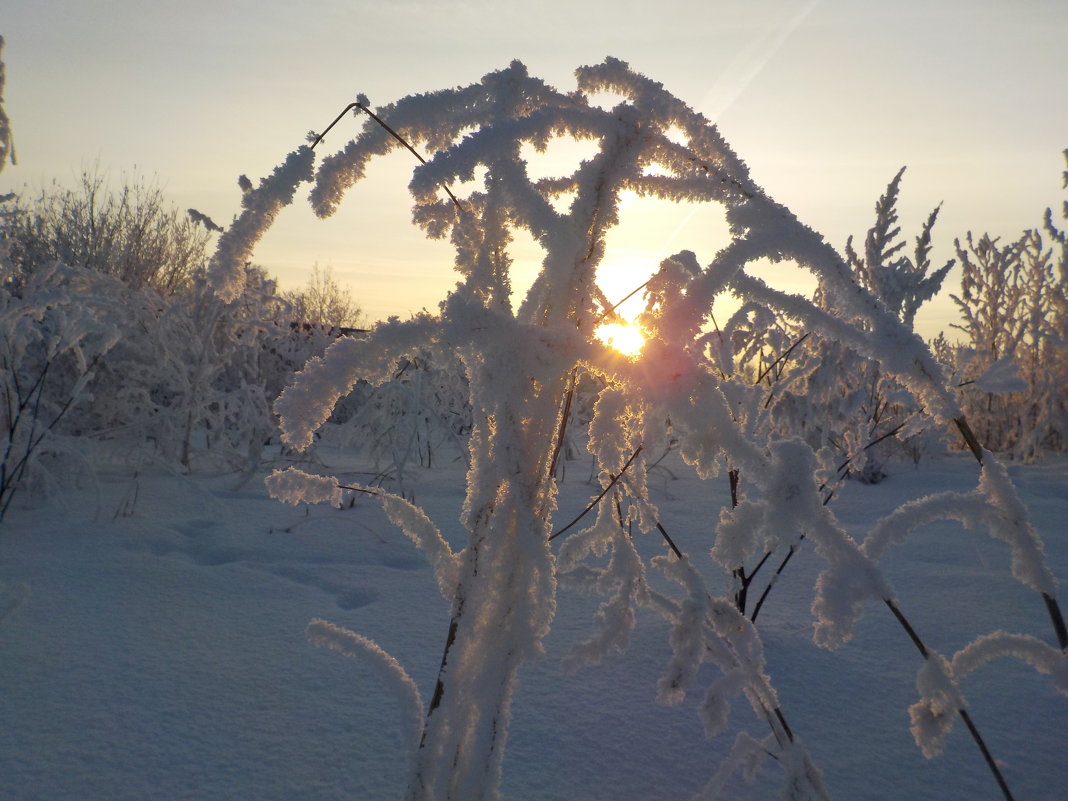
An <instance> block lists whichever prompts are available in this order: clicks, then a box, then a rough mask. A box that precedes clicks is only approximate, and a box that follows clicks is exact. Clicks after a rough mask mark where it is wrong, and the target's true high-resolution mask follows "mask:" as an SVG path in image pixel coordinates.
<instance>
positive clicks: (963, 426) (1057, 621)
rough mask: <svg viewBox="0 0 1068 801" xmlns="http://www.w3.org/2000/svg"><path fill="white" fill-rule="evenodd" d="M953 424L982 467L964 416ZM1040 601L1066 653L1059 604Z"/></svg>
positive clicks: (1046, 597) (1067, 631)
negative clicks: (1044, 604) (1043, 603)
mask: <svg viewBox="0 0 1068 801" xmlns="http://www.w3.org/2000/svg"><path fill="white" fill-rule="evenodd" d="M953 422H954V423H956V424H957V429H958V430H959V431H960V435H961V436H962V437H964V442H965V443H966V444H967V446H968V449H969V450H970V451H971V452H972V455H973V456H974V457H975V459H976V461H977V462H979V465H980V467H981V466H982V465H983V449H982V447H981V446H980V445H979V440H978V439H977V438H976V436H975V432H973V431H972V428H971V426H969V425H968V421H967V420H966V419H965V418H964V415H961V416H960V417H955V418H953ZM1042 600H1043V601H1045V603H1046V611H1047V612H1048V613H1049V618H1050V622H1051V623H1052V624H1053V631H1054V632H1055V633H1056V635H1057V642H1058V643H1059V644H1060V647H1061V650H1062V651H1068V627H1066V626H1065V624H1064V615H1063V614H1061V607H1060V604H1058V603H1057V599H1056V598H1054V597H1053V596H1052V595H1050V594H1049V593H1046V592H1044V593H1042Z"/></svg>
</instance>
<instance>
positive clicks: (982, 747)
mask: <svg viewBox="0 0 1068 801" xmlns="http://www.w3.org/2000/svg"><path fill="white" fill-rule="evenodd" d="M957 712H958V713H959V714H960V719H961V720H963V721H964V725H965V726H967V727H968V731H970V732H971V733H972V739H973V740H975V744H976V745H977V746H979V751H980V752H982V754H983V759H985V760H986V764H987V767H988V768H990V772H991V773H993V774H994V779H995V780H996V781H997V783H998V787H1000V788H1001V793H1002V795H1004V796H1005V798H1006V801H1014V799H1013V797H1012V791H1011V790H1009V785H1008V784H1007V783H1006V782H1005V777H1004V776H1002V775H1001V769H1000V768H998V763H997V762H995V761H994V757H993V755H992V754H991V753H990V749H989V748H987V747H986V743H985V742H984V741H983V736H982V735H981V734H980V733H979V729H977V728H976V727H975V724H974V723H973V722H972V716H971V715H969V714H968V710H967V709H958V710H957Z"/></svg>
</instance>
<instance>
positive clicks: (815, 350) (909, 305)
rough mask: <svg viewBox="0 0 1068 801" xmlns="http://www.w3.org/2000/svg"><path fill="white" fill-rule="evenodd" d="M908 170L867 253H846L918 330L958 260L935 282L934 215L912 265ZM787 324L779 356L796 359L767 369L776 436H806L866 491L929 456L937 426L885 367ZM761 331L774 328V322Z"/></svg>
mask: <svg viewBox="0 0 1068 801" xmlns="http://www.w3.org/2000/svg"><path fill="white" fill-rule="evenodd" d="M904 172H905V170H904V168H902V169H901V170H900V171H899V172H898V173H897V175H895V176H894V178H893V180H892V181H891V182H890V184H889V186H888V187H887V189H886V192H885V193H884V194H883V196H882V197H880V198H879V201H878V202H877V203H876V205H875V212H876V220H875V224H874V225H873V226H872V228H871V229H869V231H868V233H867V236H866V237H865V240H864V248H863V255H861V254H859V253H857V251H856V250H855V249H854V247H853V239H852V237H850V238H849V240H848V241H847V242H846V246H845V255H846V258H847V261H848V264H849V266H850V268H851V269H852V273H853V276H854V278H855V279H856V281H857V283H859V284H860V285H861V286H862V287H864V288H865V289H867V290H868V291H869V292H870V293H871V294H872V295H873V296H874V297H876V298H877V299H878V300H879V301H880V302H881V303H882V304H883V305H884V306H885V307H886V309H887V310H888V311H890V312H892V313H893V314H895V315H896V316H897V317H898V319H900V320H901V323H902V325H903V326H905V327H906V328H907V329H908V330H910V331H912V330H913V323H914V321H915V317H916V312H917V311H918V310H919V308H920V307H921V306H922V305H923V304H924V303H925V302H927V301H928V300H930V299H931V298H932V297H934V295H935V294H936V293H937V292H938V290H939V288H940V287H941V285H942V282H943V280H944V279H945V277H946V274H947V273H948V272H949V269H950V268H951V267H952V266H953V261H952V260H951V261H949V262H947V263H946V264H945V265H943V266H942V267H940V268H939V269H937V270H935V271H934V272H932V273H931V274H930V275H928V270H929V269H930V267H931V263H930V259H929V254H930V249H931V230H932V229H933V227H934V224H935V221H936V220H937V218H938V209H937V208H936V209H935V210H934V211H932V212H931V214H930V216H929V217H928V219H927V221H926V223H925V224H924V226H923V228H922V230H921V232H920V234H919V236H917V237H916V245H915V251H914V256H913V258H909V257H908V256H906V255H902V253H901V251H902V250H903V249H904V247H905V245H906V242H905V241H903V240H902V239H901V238H900V233H901V229H900V227H898V225H897V221H898V217H897V198H898V193H899V188H900V183H901V177H902V175H903V174H904ZM816 301H817V303H818V304H819V306H820V307H821V308H822V309H824V310H826V311H832V309H833V305H832V304H833V303H834V296H833V293H831V292H828V291H825V290H824V289H823V288H822V287H821V288H820V289H818V290H817V293H816ZM743 308H744V307H743ZM764 312H765V319H766V320H769V322H770V321H780V318H779V317H778V316H777V315H775V314H774V313H772V312H770V311H769V310H766V309H765V310H764ZM769 318H770V319H769ZM853 323H854V325H856V326H857V327H858V328H860V329H861V330H864V329H865V328H866V326H867V323H866V321H865V319H864V318H863V317H860V318H856V319H855V320H854V321H853ZM787 325H788V326H789V329H790V330H788V331H787V339H788V340H789V341H791V342H792V343H795V344H794V345H793V347H790V348H785V349H784V346H782V345H780V347H779V352H780V353H783V354H784V355H789V356H790V358H789V359H785V358H784V359H781V360H780V362H781V363H777V364H775V367H774V369H766V370H762V371H761V375H763V376H765V377H766V380H767V382H768V388H769V389H768V398H767V401H766V402H765V407H766V408H767V410H768V414H769V415H770V416H771V418H772V420H773V424H774V426H775V429H776V430H777V431H778V432H779V433H781V434H782V435H784V436H791V435H793V436H802V437H804V438H805V440H806V442H808V443H809V444H810V445H812V447H813V448H815V449H817V450H819V449H821V448H824V447H826V448H829V449H831V451H832V452H833V453H834V454H835V456H836V458H837V460H838V464H840V465H841V472H842V474H843V475H846V476H851V477H856V478H858V479H860V480H861V481H864V482H866V483H876V482H878V481H880V480H881V479H882V478H883V477H885V475H886V474H885V472H884V467H885V462H886V460H887V459H888V458H892V457H894V456H898V457H900V456H902V455H907V456H908V457H909V458H911V459H912V460H913V461H917V460H918V459H919V458H921V457H922V456H923V454H924V453H925V452H926V450H927V448H928V445H929V441H930V439H931V432H930V430H929V426H930V420H924V419H923V418H922V415H920V414H919V404H918V402H917V400H916V398H915V397H914V395H913V394H912V393H910V392H909V391H908V390H907V389H906V388H905V387H904V386H902V385H901V384H900V383H899V382H898V381H897V380H896V379H895V377H894V376H893V375H892V374H889V373H887V372H885V371H884V370H883V369H882V368H881V366H880V364H879V362H878V360H876V359H873V358H871V357H866V356H862V355H860V354H859V353H857V352H856V351H855V350H854V349H852V348H850V347H849V346H847V345H845V344H843V343H841V342H839V341H837V340H835V339H833V338H828V337H825V336H819V335H818V333H816V335H810V334H812V333H813V332H808V331H805V330H803V329H802V328H799V327H797V326H791V325H790V324H789V323H788V322H787ZM754 328H756V329H758V330H760V331H762V332H766V331H769V330H772V331H773V330H775V328H774V326H773V325H769V324H768V322H764V324H763V325H760V326H754ZM764 336H765V337H766V334H764ZM795 348H796V351H794V349H795ZM786 351H794V352H792V353H786Z"/></svg>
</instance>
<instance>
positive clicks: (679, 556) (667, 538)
mask: <svg viewBox="0 0 1068 801" xmlns="http://www.w3.org/2000/svg"><path fill="white" fill-rule="evenodd" d="M656 528H657V530H658V531H659V532H660V535H661V536H662V537H663V538H664V541H665V542H667V544H668V547H670V548H671V550H672V551H673V552H674V553H675V558H676V559H682V558H683V557H682V551H680V550H679V547H678V546H677V545H676V544H675V541H674V540H673V539H671V536H670V535H669V534H668V533H667V529H665V528H664V527H663V526H662V525H661V524H660V521H659V520H658V521H657V522H656Z"/></svg>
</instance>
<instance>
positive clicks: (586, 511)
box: [549, 445, 642, 540]
mask: <svg viewBox="0 0 1068 801" xmlns="http://www.w3.org/2000/svg"><path fill="white" fill-rule="evenodd" d="M641 452H642V446H641V445H639V446H638V447H637V448H635V449H634V453H632V454H631V455H630V458H629V459H627V463H626V464H624V465H623V469H622V470H620V471H619V475H618V476H612V480H611V481H610V482H608V486H607V487H605V488H604V489H603V490H601V494H600V495H598V496H597V497H596V498H594V499H593V500H592V501H591V502H590V505H589V506H587V507H586V508H585V509H583V510H582V513H581V514H580V515H579V516H578V517H576V518H575V519H574V520H572V521H571V522H570V523H568V524H567V525H566V526H564V527H563V528H562V529H560V530H559V531H557V532H556V533H554V534H551V535H550V536H549V539H550V540H555V539H556V538H557V537H559V536H560V535H561V534H563V533H564V532H565V531H567V530H568V529H570V528H571V527H572V526H574V525H575V524H576V523H578V522H579V521H580V520H581V519H582V518H584V517H585V516H586V515H588V514H589V513H590V510H591V509H593V508H594V507H595V506H597V504H599V503H600V502H601V499H602V498H603V497H604V496H605V495H607V494H608V491H609V490H610V489H612V487H614V486H615V485H616V482H617V481H619V479H621V478H623V474H624V473H626V472H627V468H628V467H630V466H631V464H632V463H633V462H634V460H635V459H637V458H638V454H639V453H641Z"/></svg>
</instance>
